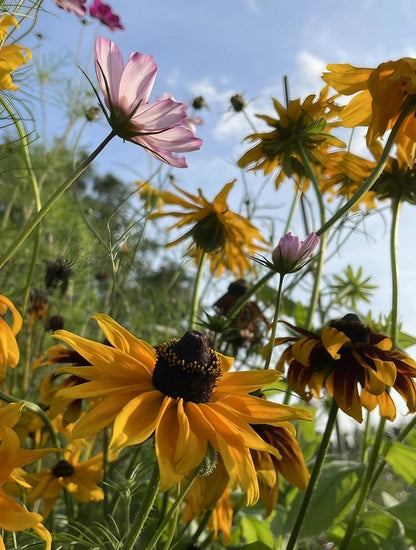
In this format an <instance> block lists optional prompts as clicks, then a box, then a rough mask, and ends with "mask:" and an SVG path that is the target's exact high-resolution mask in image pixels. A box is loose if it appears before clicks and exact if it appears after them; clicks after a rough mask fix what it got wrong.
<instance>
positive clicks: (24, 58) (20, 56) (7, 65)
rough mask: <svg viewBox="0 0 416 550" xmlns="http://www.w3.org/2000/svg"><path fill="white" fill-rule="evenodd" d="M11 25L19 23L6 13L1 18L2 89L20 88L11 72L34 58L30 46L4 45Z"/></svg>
mask: <svg viewBox="0 0 416 550" xmlns="http://www.w3.org/2000/svg"><path fill="white" fill-rule="evenodd" d="M11 26H15V27H18V26H19V25H18V23H17V20H16V18H15V17H13V16H12V15H9V14H7V13H6V14H4V15H3V16H2V18H1V19H0V41H1V45H0V90H18V87H17V86H16V85H15V84H13V81H12V77H11V73H12V72H13V71H14V70H15V69H17V68H18V67H20V66H21V65H24V64H25V63H27V62H28V61H30V59H32V53H31V51H30V50H29V49H28V48H25V47H24V46H21V45H20V44H9V45H7V46H5V45H4V41H5V40H6V39H7V31H8V29H9V27H11Z"/></svg>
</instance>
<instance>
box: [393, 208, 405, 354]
mask: <svg viewBox="0 0 416 550" xmlns="http://www.w3.org/2000/svg"><path fill="white" fill-rule="evenodd" d="M402 204H403V203H402V201H401V200H400V199H399V200H396V201H395V202H394V203H393V205H392V220H391V232H390V264H391V282H392V284H391V291H392V301H391V340H392V342H393V349H394V348H395V347H396V344H397V320H398V301H399V269H398V264H397V246H398V233H399V218H400V212H401V208H402Z"/></svg>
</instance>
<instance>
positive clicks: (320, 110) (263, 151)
mask: <svg viewBox="0 0 416 550" xmlns="http://www.w3.org/2000/svg"><path fill="white" fill-rule="evenodd" d="M272 99H273V104H274V108H275V110H276V112H277V114H278V118H272V117H270V116H267V115H256V116H257V117H259V118H261V119H262V120H264V121H265V122H266V123H267V125H268V126H270V127H272V128H273V130H272V131H270V132H258V133H255V134H251V135H249V136H247V138H246V139H247V140H249V141H252V142H254V141H255V142H258V143H257V144H256V145H255V146H254V147H253V148H252V149H249V150H248V151H247V152H246V153H244V155H243V156H242V157H241V158H240V160H239V161H238V165H239V166H240V167H242V168H247V167H248V168H249V169H250V170H262V171H263V172H264V174H265V175H268V174H271V173H272V172H274V171H275V170H277V176H276V179H275V183H276V188H278V187H279V185H280V184H281V183H282V181H283V180H284V179H285V178H286V177H294V178H295V180H296V181H297V182H299V181H300V179H301V178H306V179H308V173H307V172H306V171H305V168H304V166H303V162H302V159H301V155H300V153H299V150H300V146H301V147H302V148H303V150H304V152H305V154H306V155H307V156H308V158H309V161H310V163H311V164H312V165H313V167H314V168H315V169H317V170H318V171H319V170H320V169H321V168H322V167H323V166H325V160H326V153H327V150H328V147H330V146H331V145H334V146H337V147H344V146H345V144H344V142H342V141H341V140H339V139H338V138H336V137H334V136H332V135H331V134H330V131H331V125H330V124H328V119H329V118H332V117H333V116H334V115H335V114H336V113H337V111H338V107H337V106H336V105H335V104H334V103H333V98H328V87H325V88H323V90H322V91H321V92H320V95H319V97H316V96H315V95H309V96H308V97H307V98H306V99H305V100H304V101H303V102H301V100H300V99H294V100H292V101H289V105H288V107H287V108H285V107H283V105H281V103H279V101H277V99H274V98H272Z"/></svg>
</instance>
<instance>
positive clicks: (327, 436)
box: [286, 399, 338, 550]
mask: <svg viewBox="0 0 416 550" xmlns="http://www.w3.org/2000/svg"><path fill="white" fill-rule="evenodd" d="M337 412H338V405H337V403H336V401H335V399H333V400H332V405H331V409H330V411H329V415H328V420H327V422H326V427H325V431H324V434H323V436H322V441H321V444H320V446H319V450H318V454H317V455H316V459H315V464H314V467H313V470H312V474H311V478H310V480H309V484H308V487H307V488H306V492H305V495H304V497H303V501H302V504H301V507H300V509H299V512H298V516H297V518H296V522H295V525H294V527H293V530H292V533H291V534H290V538H289V542H288V543H287V547H286V550H293V549H294V548H295V544H296V541H297V538H298V536H299V532H300V529H301V527H302V523H303V519H304V517H305V514H306V512H307V510H308V507H309V503H310V500H311V497H312V494H313V491H314V490H315V487H316V485H317V483H318V480H319V477H320V475H321V470H322V466H323V463H324V460H325V456H326V453H327V451H328V447H329V442H330V440H331V434H332V430H333V428H334V426H335V420H336V418H337Z"/></svg>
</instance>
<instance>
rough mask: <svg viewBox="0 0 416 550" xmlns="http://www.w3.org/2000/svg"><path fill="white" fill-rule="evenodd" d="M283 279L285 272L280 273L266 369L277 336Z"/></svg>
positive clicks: (268, 365) (265, 368)
mask: <svg viewBox="0 0 416 550" xmlns="http://www.w3.org/2000/svg"><path fill="white" fill-rule="evenodd" d="M283 279H284V274H283V273H281V274H280V275H279V286H278V288H277V295H276V304H275V307H274V316H273V322H272V332H271V334H270V342H269V347H268V348H267V357H266V362H265V364H264V370H267V369H268V368H269V367H270V361H271V358H272V353H273V347H274V339H275V337H276V328H277V321H278V320H279V311H280V301H281V299H282V288H283Z"/></svg>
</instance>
